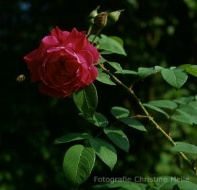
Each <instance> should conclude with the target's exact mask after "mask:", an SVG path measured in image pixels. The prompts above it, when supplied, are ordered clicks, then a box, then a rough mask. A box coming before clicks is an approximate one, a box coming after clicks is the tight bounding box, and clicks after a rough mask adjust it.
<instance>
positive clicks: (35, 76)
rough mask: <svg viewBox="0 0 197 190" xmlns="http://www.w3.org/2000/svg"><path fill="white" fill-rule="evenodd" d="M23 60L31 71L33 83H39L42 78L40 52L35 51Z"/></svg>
mask: <svg viewBox="0 0 197 190" xmlns="http://www.w3.org/2000/svg"><path fill="white" fill-rule="evenodd" d="M23 59H24V60H25V62H26V63H27V68H28V69H29V70H30V73H31V81H32V82H36V81H39V80H40V77H39V66H40V61H39V59H40V55H39V53H38V50H34V51H32V52H30V53H29V54H27V55H26V56H25V57H24V58H23Z"/></svg>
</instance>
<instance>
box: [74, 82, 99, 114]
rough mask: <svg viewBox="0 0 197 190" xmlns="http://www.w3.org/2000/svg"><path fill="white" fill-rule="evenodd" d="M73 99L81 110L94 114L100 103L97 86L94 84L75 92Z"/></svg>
mask: <svg viewBox="0 0 197 190" xmlns="http://www.w3.org/2000/svg"><path fill="white" fill-rule="evenodd" d="M73 100H74V102H75V104H76V106H77V108H78V109H79V111H80V112H82V113H84V114H87V115H93V114H94V112H95V110H96V107H97V104H98V95H97V91H96V87H95V86H94V84H90V85H89V86H87V87H86V88H84V89H82V90H80V91H78V92H75V93H73Z"/></svg>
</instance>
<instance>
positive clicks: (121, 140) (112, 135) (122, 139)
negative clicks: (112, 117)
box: [104, 127, 130, 152]
mask: <svg viewBox="0 0 197 190" xmlns="http://www.w3.org/2000/svg"><path fill="white" fill-rule="evenodd" d="M104 133H105V134H106V135H107V137H108V138H109V139H110V140H111V141H112V142H113V143H114V144H115V145H116V146H118V147H119V148H121V149H122V150H124V151H126V152H128V151H129V147H130V145H129V140H128V138H127V136H126V135H125V133H124V132H123V131H122V130H121V129H118V128H115V127H110V128H104Z"/></svg>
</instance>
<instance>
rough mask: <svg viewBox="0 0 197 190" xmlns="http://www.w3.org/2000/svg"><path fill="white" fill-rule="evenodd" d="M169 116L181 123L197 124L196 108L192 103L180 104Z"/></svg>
mask: <svg viewBox="0 0 197 190" xmlns="http://www.w3.org/2000/svg"><path fill="white" fill-rule="evenodd" d="M171 118H172V119H173V120H177V121H180V122H183V123H188V124H197V109H196V107H194V106H192V105H187V104H185V105H181V106H180V107H179V108H178V109H177V110H176V112H175V114H174V115H172V116H171Z"/></svg>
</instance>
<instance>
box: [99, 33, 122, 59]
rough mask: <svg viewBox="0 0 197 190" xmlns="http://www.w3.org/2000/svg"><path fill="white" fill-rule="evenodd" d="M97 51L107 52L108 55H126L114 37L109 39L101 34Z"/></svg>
mask: <svg viewBox="0 0 197 190" xmlns="http://www.w3.org/2000/svg"><path fill="white" fill-rule="evenodd" d="M99 49H100V50H105V51H108V52H110V53H116V54H121V55H126V52H125V50H124V48H123V46H122V45H121V44H120V43H119V42H117V41H116V40H115V39H114V37H112V38H110V37H108V36H106V35H103V34H102V35H101V38H100V40H99Z"/></svg>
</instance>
